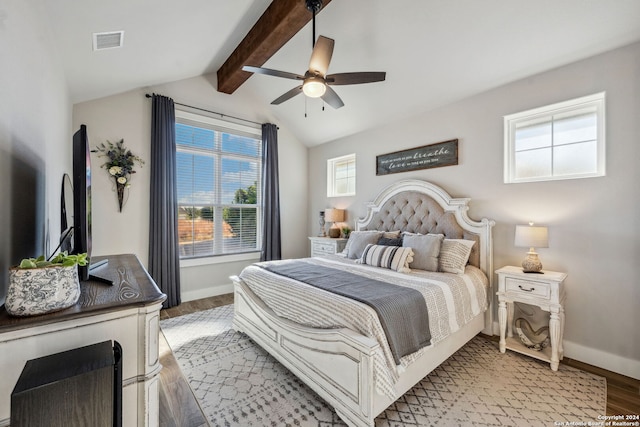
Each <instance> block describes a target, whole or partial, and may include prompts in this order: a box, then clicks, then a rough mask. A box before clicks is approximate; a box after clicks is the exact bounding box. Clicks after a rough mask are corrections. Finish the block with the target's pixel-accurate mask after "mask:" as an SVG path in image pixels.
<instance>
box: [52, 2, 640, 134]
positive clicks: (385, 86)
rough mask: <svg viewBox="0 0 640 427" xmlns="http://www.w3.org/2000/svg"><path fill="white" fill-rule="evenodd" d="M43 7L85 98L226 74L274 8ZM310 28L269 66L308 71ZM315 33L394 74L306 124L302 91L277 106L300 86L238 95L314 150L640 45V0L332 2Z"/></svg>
mask: <svg viewBox="0 0 640 427" xmlns="http://www.w3.org/2000/svg"><path fill="white" fill-rule="evenodd" d="M39 1H40V2H41V5H42V7H44V8H45V10H46V14H47V16H48V18H49V22H50V25H51V29H50V30H51V33H52V37H53V42H54V45H55V46H56V49H57V51H56V53H57V54H58V56H59V57H60V58H61V61H62V63H63V67H64V70H65V73H66V77H67V80H68V83H69V87H70V93H71V97H72V101H73V102H74V103H77V102H82V101H87V100H91V99H96V98H100V97H104V96H108V95H112V94H116V93H121V92H124V91H127V90H131V89H135V88H140V87H146V86H153V85H159V84H162V83H167V82H171V81H176V80H181V79H186V78H190V77H194V76H198V75H202V74H208V73H215V72H216V70H217V69H218V68H219V67H220V66H221V65H222V63H223V62H224V61H225V60H226V58H227V57H228V56H229V54H230V53H231V52H232V51H233V49H234V48H235V46H236V45H237V44H238V43H239V42H240V40H242V38H243V37H244V35H245V34H246V33H247V31H248V30H249V29H250V28H251V27H252V26H253V24H254V23H255V21H256V20H257V19H258V18H259V17H260V15H261V14H262V13H263V12H264V10H265V9H266V8H267V6H268V5H269V4H270V1H269V0H184V1H176V0H108V1H91V0H89V1H88V0H55V1H50V0H39ZM300 1H304V0H300ZM117 30H124V31H125V36H124V47H122V48H120V49H112V50H108V51H101V52H92V45H91V43H92V38H91V35H92V33H94V32H103V31H117ZM311 32H312V29H311V24H308V25H307V26H306V27H305V28H303V29H302V30H301V31H300V32H299V33H298V34H297V35H296V36H295V37H294V38H293V39H291V40H290V41H289V43H287V44H286V45H285V46H284V47H283V48H282V49H281V50H280V51H279V52H278V53H276V54H275V55H274V56H273V57H272V58H271V59H270V60H269V61H268V62H267V63H266V64H265V67H268V68H274V69H279V70H284V71H290V72H295V73H299V74H304V72H305V71H306V69H307V66H308V61H309V56H310V54H311V39H312V35H311ZM316 33H317V34H316V35H320V34H321V35H324V36H327V37H331V38H333V39H335V41H336V43H335V49H334V53H333V59H332V61H331V66H330V68H329V73H338V72H348V71H386V72H387V79H386V81H385V82H381V83H373V84H367V85H354V86H335V87H334V89H335V90H336V92H338V94H339V95H340V96H341V98H342V99H343V101H344V103H345V106H344V107H343V108H341V109H338V110H333V109H332V108H331V107H329V106H326V108H325V111H321V108H322V101H320V100H319V99H308V100H307V102H306V110H307V117H306V118H305V98H304V96H302V95H300V96H298V97H295V98H293V99H292V100H289V101H287V102H285V103H283V104H281V105H279V106H272V105H269V104H270V102H271V101H272V100H273V99H275V98H277V97H278V96H280V95H281V94H282V93H284V92H286V91H287V90H289V89H291V88H293V87H294V86H296V82H295V81H292V80H286V79H280V78H275V77H270V76H264V75H254V76H252V77H251V78H250V79H249V80H248V81H247V82H246V83H245V84H244V85H243V86H241V87H240V89H238V91H237V92H236V93H238V94H240V93H241V92H246V93H251V94H252V97H253V98H255V99H259V100H261V101H262V102H264V107H263V108H266V109H269V111H270V112H271V114H272V115H273V117H275V118H276V119H277V123H278V124H279V125H282V126H285V127H287V128H288V129H289V130H290V131H291V132H292V133H293V134H294V135H295V136H296V137H297V138H298V139H299V140H300V141H301V142H303V143H305V144H306V145H308V146H313V145H317V144H321V143H324V142H328V141H332V140H335V139H337V138H340V137H343V136H346V135H350V134H353V133H357V132H360V131H362V130H365V129H367V128H371V127H375V126H378V125H381V124H383V123H387V122H391V121H394V120H397V119H399V118H401V117H405V116H410V115H415V114H419V113H421V112H424V111H427V110H430V109H433V108H437V107H439V106H442V105H446V104H448V103H451V102H455V101H456V100H459V99H462V98H465V97H468V96H471V95H473V94H477V93H480V92H482V91H485V90H488V89H490V88H493V87H496V86H499V85H502V84H505V83H508V82H511V81H514V80H517V79H520V78H523V77H526V76H529V75H533V74H536V73H539V72H541V71H545V70H548V69H551V68H554V67H557V66H561V65H563V64H567V63H570V62H574V61H576V60H579V59H582V58H586V57H589V56H592V55H594V54H598V53H601V52H604V51H607V50H610V49H612V48H616V47H619V46H623V45H626V44H629V43H632V42H634V41H637V40H640V1H638V0H536V1H531V0H482V1H479V0H452V1H442V0H397V1H389V0H386V1H385V0H333V1H332V2H331V3H330V4H329V5H327V7H326V9H325V10H323V11H322V12H321V13H320V14H319V15H318V17H317V19H316ZM212 80H213V79H212ZM247 91H248V92H247Z"/></svg>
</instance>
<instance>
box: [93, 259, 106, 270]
mask: <svg viewBox="0 0 640 427" xmlns="http://www.w3.org/2000/svg"><path fill="white" fill-rule="evenodd" d="M103 265H109V258H105V259H101V260H99V261H92V262H90V263H89V272H91V271H93V270H95V269H96V268H100V267H102V266H103Z"/></svg>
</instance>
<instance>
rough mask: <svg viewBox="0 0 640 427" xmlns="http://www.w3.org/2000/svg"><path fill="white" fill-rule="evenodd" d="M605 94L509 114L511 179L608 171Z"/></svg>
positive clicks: (507, 151)
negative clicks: (606, 159) (606, 164)
mask: <svg viewBox="0 0 640 427" xmlns="http://www.w3.org/2000/svg"><path fill="white" fill-rule="evenodd" d="M604 124H605V94H604V92H603V93H598V94H595V95H591V96H586V97H583V98H578V99H574V100H571V101H566V102H562V103H558V104H553V105H549V106H546V107H542V108H536V109H534V110H529V111H524V112H522V113H517V114H511V115H509V116H505V118H504V133H505V163H504V164H505V169H504V181H505V182H506V183H517V182H531V181H549V180H558V179H572V178H588V177H595V176H604V174H605V130H604V128H605V125H604Z"/></svg>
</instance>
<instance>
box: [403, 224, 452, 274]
mask: <svg viewBox="0 0 640 427" xmlns="http://www.w3.org/2000/svg"><path fill="white" fill-rule="evenodd" d="M442 240H444V234H413V233H405V234H404V235H403V237H402V246H407V247H410V248H413V262H412V263H411V268H416V269H419V270H426V271H438V256H439V255H440V245H441V244H442Z"/></svg>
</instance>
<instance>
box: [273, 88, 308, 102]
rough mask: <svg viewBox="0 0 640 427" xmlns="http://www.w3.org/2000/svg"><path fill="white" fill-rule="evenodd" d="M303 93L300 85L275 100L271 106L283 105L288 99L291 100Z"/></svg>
mask: <svg viewBox="0 0 640 427" xmlns="http://www.w3.org/2000/svg"><path fill="white" fill-rule="evenodd" d="M301 93H302V85H300V86H298V87H294V88H293V89H291V90H290V91H288V92H285V93H284V94H283V95H280V96H279V97H278V98H276V99H274V100H273V102H272V103H271V104H272V105H279V104H282V103H283V102H284V101H286V100H288V99H291V98H293V97H294V96H296V95H299V94H301Z"/></svg>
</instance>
